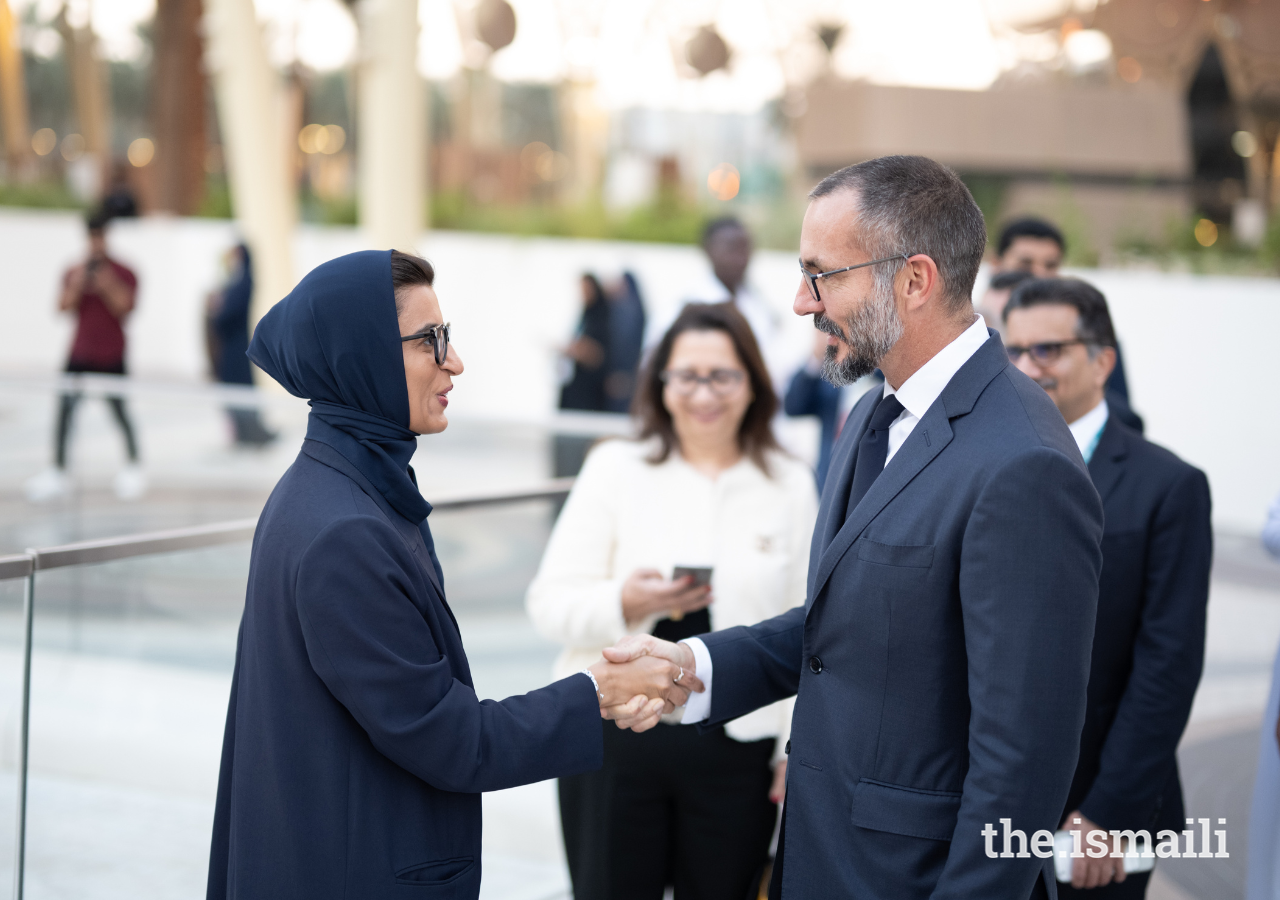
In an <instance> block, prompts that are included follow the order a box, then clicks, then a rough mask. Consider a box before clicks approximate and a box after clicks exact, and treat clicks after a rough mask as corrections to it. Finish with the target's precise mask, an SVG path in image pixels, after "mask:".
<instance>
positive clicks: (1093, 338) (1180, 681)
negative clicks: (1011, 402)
mask: <svg viewBox="0 0 1280 900" xmlns="http://www.w3.org/2000/svg"><path fill="white" fill-rule="evenodd" d="M1004 317H1005V323H1006V330H1007V332H1008V336H1009V343H1008V346H1007V349H1008V352H1009V358H1010V360H1012V361H1013V363H1014V365H1016V366H1017V367H1018V368H1019V369H1020V370H1022V372H1023V373H1025V374H1026V375H1027V376H1028V377H1030V378H1031V379H1032V380H1034V381H1035V382H1036V383H1037V384H1039V385H1040V386H1041V387H1042V388H1044V389H1045V391H1046V392H1047V393H1048V394H1049V397H1050V398H1051V399H1052V400H1053V402H1054V404H1055V405H1056V406H1057V407H1058V410H1059V411H1060V412H1061V413H1062V416H1063V418H1064V419H1066V421H1067V425H1068V427H1069V428H1070V429H1071V434H1072V437H1074V438H1075V440H1076V444H1077V446H1078V447H1079V448H1080V454H1081V456H1083V457H1084V461H1085V464H1086V465H1087V466H1088V468H1089V475H1090V477H1091V478H1092V479H1093V483H1094V487H1095V488H1097V491H1098V494H1099V495H1100V496H1101V498H1102V503H1103V508H1104V513H1105V526H1104V530H1103V534H1102V575H1101V579H1100V581H1099V586H1098V618H1097V624H1096V626H1095V628H1094V637H1093V653H1092V661H1091V663H1090V675H1089V693H1088V704H1087V707H1086V710H1085V720H1084V729H1083V732H1082V735H1081V738H1080V756H1079V761H1078V762H1077V764H1076V774H1075V778H1074V780H1073V781H1072V785H1071V790H1070V792H1069V794H1068V795H1067V804H1066V809H1065V810H1064V818H1063V821H1062V826H1061V827H1062V828H1063V829H1065V830H1067V831H1082V832H1085V835H1084V836H1082V837H1081V840H1082V841H1087V840H1088V837H1087V835H1088V833H1090V832H1094V831H1104V832H1107V831H1109V832H1110V833H1111V835H1116V834H1117V833H1118V832H1117V830H1139V829H1146V830H1147V831H1148V832H1149V833H1150V834H1153V835H1154V834H1156V833H1157V832H1158V831H1162V830H1165V829H1168V830H1171V831H1174V832H1178V831H1180V830H1181V829H1182V827H1183V800H1182V785H1181V782H1180V780H1179V777H1178V763H1177V756H1176V751H1177V749H1178V742H1179V741H1180V740H1181V739H1182V732H1183V730H1184V729H1185V728H1186V726H1187V719H1188V717H1189V716H1190V715H1191V701H1192V699H1193V698H1194V697H1195V693H1196V687H1197V685H1198V684H1199V682H1200V672H1201V669H1202V667H1203V664H1204V635H1205V614H1206V608H1207V606H1208V603H1209V569H1210V566H1211V564H1212V562H1213V530H1212V526H1211V524H1210V520H1209V514H1210V498H1209V482H1208V480H1207V479H1206V478H1205V476H1204V473H1203V472H1201V471H1200V470H1199V469H1196V468H1194V467H1192V466H1190V465H1188V464H1187V463H1185V462H1183V461H1182V460H1180V459H1179V458H1178V457H1176V456H1174V455H1173V454H1172V453H1170V452H1169V451H1168V450H1166V449H1164V448H1163V447H1159V446H1157V445H1156V444H1153V443H1151V442H1150V441H1147V440H1145V439H1144V438H1143V437H1142V435H1140V434H1139V433H1138V432H1136V431H1134V430H1132V429H1130V428H1129V427H1127V426H1126V425H1124V424H1123V423H1122V422H1121V421H1120V420H1119V419H1118V417H1116V416H1115V415H1113V414H1112V412H1111V410H1110V408H1109V404H1108V400H1107V395H1106V383H1107V377H1108V376H1109V375H1110V374H1111V369H1112V367H1113V366H1114V365H1115V342H1116V339H1115V330H1114V328H1113V327H1112V325H1111V314H1110V312H1109V311H1108V310H1107V301H1106V298H1104V297H1103V295H1102V293H1101V292H1100V291H1098V290H1097V289H1096V288H1094V287H1093V286H1092V285H1090V284H1087V283H1086V282H1084V281H1080V280H1078V279H1074V278H1054V279H1039V278H1036V279H1031V280H1029V281H1025V282H1023V283H1022V284H1020V285H1018V287H1017V288H1016V289H1015V290H1014V292H1013V296H1012V297H1010V298H1009V303H1008V305H1006V306H1005V308H1004ZM1107 840H1108V842H1113V841H1114V842H1118V841H1119V838H1118V837H1117V838H1112V837H1108V838H1107ZM1150 877H1151V876H1150V873H1149V872H1144V873H1130V874H1129V875H1128V876H1127V877H1126V874H1125V871H1124V859H1123V858H1118V857H1116V856H1105V857H1103V858H1101V859H1094V858H1091V857H1082V858H1079V859H1076V860H1074V861H1073V867H1072V875H1071V883H1070V884H1063V885H1060V886H1059V888H1058V896H1059V897H1063V898H1068V897H1096V898H1100V900H1104V898H1105V900H1119V898H1141V897H1143V896H1145V895H1146V889H1147V882H1148V880H1149V879H1150Z"/></svg>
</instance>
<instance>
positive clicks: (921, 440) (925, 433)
mask: <svg viewBox="0 0 1280 900" xmlns="http://www.w3.org/2000/svg"><path fill="white" fill-rule="evenodd" d="M951 437H952V431H951V423H950V422H948V421H947V411H946V408H945V407H944V406H943V404H942V403H941V402H938V401H935V402H934V404H933V406H931V407H929V411H928V412H926V413H925V414H924V418H923V419H921V420H920V421H919V422H918V423H917V424H916V427H915V428H914V429H913V430H912V432H911V434H910V435H908V436H907V439H906V440H905V441H904V442H903V444H902V446H901V447H899V448H898V452H897V453H895V454H894V455H893V459H891V460H889V464H888V465H887V466H885V467H884V471H883V472H881V473H880V477H879V478H877V479H876V480H875V481H874V482H872V483H871V487H870V489H868V491H867V493H866V495H865V496H864V497H863V498H862V500H861V501H860V502H859V503H858V506H857V508H855V509H854V510H853V512H852V513H850V515H849V518H847V519H845V522H844V525H842V526H841V527H840V530H839V531H838V532H837V533H836V536H835V538H834V539H833V540H832V541H831V543H830V544H829V545H828V546H827V547H826V549H825V550H824V552H823V554H822V557H821V561H820V563H819V566H818V571H817V573H816V575H815V576H814V579H813V590H812V592H811V593H810V596H813V597H816V596H817V594H818V592H819V591H821V590H822V587H823V585H825V584H826V582H827V579H828V578H829V577H831V572H832V571H833V570H834V569H835V567H836V563H837V562H839V561H840V557H842V556H843V555H844V554H845V551H847V550H848V549H849V546H850V545H851V544H852V543H853V542H854V541H855V540H857V539H858V535H860V534H862V532H863V529H865V528H866V527H867V525H868V524H870V522H871V520H872V519H874V518H875V517H876V516H877V515H878V514H879V513H880V511H881V510H882V509H884V508H885V506H887V505H888V503H889V501H890V500H892V499H893V498H894V497H896V496H898V494H899V492H900V491H901V490H902V489H903V488H904V487H906V486H907V485H908V484H910V483H911V480H912V479H913V478H915V477H916V476H917V475H919V474H920V470H921V469H923V468H924V467H925V466H927V465H929V463H931V462H933V460H934V457H936V456H937V455H938V454H939V453H941V452H942V450H943V448H944V447H946V446H947V444H949V443H951ZM845 494H846V495H847V494H848V489H847V488H846V490H845Z"/></svg>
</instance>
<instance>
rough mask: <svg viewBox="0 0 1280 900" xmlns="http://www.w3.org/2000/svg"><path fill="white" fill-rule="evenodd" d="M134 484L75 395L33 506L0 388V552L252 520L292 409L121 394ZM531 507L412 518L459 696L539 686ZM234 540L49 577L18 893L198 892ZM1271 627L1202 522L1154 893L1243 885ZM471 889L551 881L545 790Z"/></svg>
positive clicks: (20, 441)
mask: <svg viewBox="0 0 1280 900" xmlns="http://www.w3.org/2000/svg"><path fill="white" fill-rule="evenodd" d="M134 408H135V411H136V413H137V415H138V418H139V420H140V424H141V429H140V430H141V431H142V434H143V446H144V451H145V453H146V456H147V461H148V470H149V472H150V474H151V477H152V482H153V489H152V491H151V492H150V493H149V494H148V495H147V496H146V497H145V498H144V499H143V500H141V501H138V502H134V503H123V502H121V501H118V500H116V499H115V498H114V496H113V495H112V494H111V493H110V491H109V490H108V486H109V484H110V478H111V475H112V473H113V472H114V470H115V467H116V466H117V464H118V461H119V459H120V455H121V454H120V449H119V439H118V436H117V435H116V434H115V433H114V431H113V430H112V428H113V426H112V425H111V423H110V421H109V420H108V419H107V417H106V415H105V413H104V412H103V410H102V405H101V404H86V405H85V408H84V409H83V412H84V415H83V417H82V419H81V426H80V435H79V441H78V443H77V444H76V454H75V457H74V459H75V460H76V468H77V478H78V481H79V483H80V489H79V490H78V491H77V492H76V493H75V494H74V495H73V496H72V497H70V498H68V499H65V500H62V501H59V502H56V503H52V504H49V505H43V506H34V505H32V504H29V503H28V502H27V501H26V500H25V499H24V498H23V497H22V494H21V486H22V481H23V479H25V478H26V477H27V476H28V475H30V474H32V473H34V472H35V471H38V470H39V468H41V466H42V465H44V462H45V457H46V454H47V447H48V428H49V419H50V417H51V411H52V410H51V402H50V401H49V399H48V397H47V396H44V395H40V394H37V393H34V392H32V391H30V390H28V389H25V388H23V387H22V386H14V385H12V384H8V385H6V384H4V383H2V382H0V554H3V553H6V552H12V551H14V550H18V549H21V548H23V547H27V546H44V545H50V544H57V543H64V542H68V541H73V540H80V539H85V538H90V537H96V536H105V535H113V534H122V533H130V532H137V531H145V530H152V529H157V528H165V527H173V526H178V525H185V524H192V523H197V522H208V521H218V520H223V519H231V518H239V517H243V516H249V515H253V514H255V513H256V512H257V511H258V510H259V509H260V508H261V505H262V503H263V502H264V500H265V498H266V496H267V494H268V492H269V490H270V487H271V485H272V484H274V482H275V480H276V479H277V478H278V477H279V474H280V473H281V472H282V471H283V470H284V469H285V468H286V467H287V466H288V464H289V462H290V461H291V460H292V458H293V456H294V454H295V453H296V448H297V445H298V442H299V441H300V439H301V434H302V429H303V427H304V426H303V422H304V416H305V409H304V408H302V407H300V406H299V405H298V404H294V403H292V402H291V401H289V400H287V399H286V400H282V401H279V402H274V403H273V405H272V407H271V410H270V412H269V416H270V417H271V419H272V422H273V424H274V425H275V426H276V427H280V428H282V429H283V431H284V435H283V437H282V440H281V441H280V444H279V445H278V446H277V447H275V448H273V449H270V450H268V451H266V452H262V453H252V452H249V453H246V452H241V451H233V450H230V449H229V448H228V447H227V446H226V432H225V424H224V423H223V421H222V419H221V417H220V415H219V413H218V411H217V408H216V406H214V405H212V404H211V403H210V402H209V400H208V398H203V397H201V396H199V395H181V394H165V393H153V394H151V395H148V396H143V397H140V398H138V400H137V401H136V402H135V404H134ZM549 446H550V444H549V440H548V436H547V435H546V434H545V433H544V432H542V431H541V430H539V429H537V428H535V427H532V426H510V425H508V426H498V425H495V424H493V423H485V422H475V421H473V422H468V421H466V420H465V419H463V420H458V421H456V422H455V425H454V427H452V428H451V429H450V431H449V432H447V433H446V434H445V435H443V436H440V437H439V438H431V439H429V441H424V442H423V449H422V450H421V451H420V452H419V456H418V458H417V460H416V461H415V465H416V467H417V469H418V471H419V474H420V476H422V481H423V482H424V484H425V485H426V493H427V494H428V497H430V496H431V493H432V492H433V491H445V490H448V491H454V490H459V489H466V488H469V487H492V486H496V485H503V484H505V485H520V484H527V483H529V482H532V481H535V480H537V479H540V478H543V477H546V475H547V474H548V473H549V465H550V464H549ZM549 524H550V510H549V508H548V507H547V505H545V504H526V505H523V506H519V507H511V508H507V509H495V510H485V511H472V512H465V513H463V512H458V513H440V514H438V518H435V519H433V528H434V530H435V532H436V535H437V545H438V547H439V548H440V555H441V558H442V562H443V565H444V569H445V572H446V577H447V581H448V586H449V592H450V599H451V602H452V604H453V606H454V608H455V609H456V610H457V611H458V615H459V620H460V624H461V628H462V631H463V635H464V638H465V640H466V643H467V647H468V652H469V655H470V658H471V661H472V665H473V668H474V670H475V675H476V683H477V689H478V692H479V693H480V694H481V695H482V696H487V697H495V698H500V697H505V696H509V695H510V694H513V693H519V692H523V691H526V690H529V689H531V688H534V687H537V686H539V685H541V684H545V683H546V681H547V679H548V673H549V670H550V665H551V660H552V658H553V657H554V655H555V649H556V648H555V647H553V646H551V645H549V644H547V643H546V642H544V641H542V640H540V639H539V638H538V637H537V636H536V635H535V634H534V633H533V630H532V628H531V626H530V625H529V623H528V621H527V619H526V618H525V616H524V614H523V611H522V609H521V606H520V602H521V597H522V594H523V590H524V586H525V585H526V584H527V582H528V580H529V578H530V577H531V576H532V574H533V571H534V569H535V567H536V565H537V561H538V558H539V555H540V553H541V550H542V546H543V544H544V542H545V540H546V535H547V533H548V529H549ZM246 562H247V547H244V546H232V547H221V548H214V549H210V550H204V551H192V552H188V553H182V554H174V555H172V556H166V557H155V558H148V559H139V560H132V561H122V562H116V563H110V564H106V565H102V566H95V567H88V568H82V569H75V570H66V571H59V572H51V573H46V574H44V575H42V576H40V580H39V583H38V596H37V602H38V609H39V611H40V615H39V618H38V621H37V629H36V634H35V638H36V648H37V650H36V657H35V661H34V665H33V677H34V688H33V713H32V772H33V776H32V782H31V811H30V837H29V857H28V859H29V864H28V873H29V874H28V879H29V882H28V883H29V892H28V896H29V897H31V898H33V900H43V898H67V900H72V898H75V900H98V898H103V900H105V898H116V897H126V896H128V897H130V898H133V897H148V898H170V897H172V898H193V897H198V896H201V895H202V894H201V892H202V884H203V880H204V875H205V867H206V864H207V842H208V833H209V821H210V816H211V810H212V801H213V791H214V787H215V782H216V774H217V755H218V749H219V745H220V741H221V732H222V721H223V715H224V713H225V705H226V692H227V686H228V683H229V675H230V667H231V662H232V657H233V653H234V640H235V630H236V626H237V624H238V617H239V611H240V606H241V603H242V601H243V590H244V577H245V565H246ZM18 588H19V585H18V583H16V582H7V583H5V582H0V884H3V883H5V879H7V878H8V877H9V874H8V871H7V870H8V869H9V868H11V865H12V859H11V857H10V855H9V850H8V848H9V847H11V846H12V829H13V825H12V822H13V815H12V811H13V809H14V806H13V803H14V794H13V784H14V780H13V764H14V759H15V755H14V746H15V744H14V740H15V735H16V723H17V698H18V685H19V684H20V681H19V676H20V668H19V665H18V662H19V659H20V657H19V656H18V653H17V651H18V648H19V646H20V645H19V634H20V629H19V621H20V620H19V613H20V594H19V590H18ZM1278 641H1280V566H1278V565H1276V564H1275V563H1273V562H1271V561H1270V560H1269V559H1267V558H1266V557H1265V555H1264V554H1263V553H1262V552H1261V550H1260V548H1259V547H1258V545H1257V542H1256V540H1254V539H1253V538H1251V537H1248V536H1231V535H1220V536H1219V539H1218V558H1217V561H1216V564H1215V578H1214V582H1213V589H1212V598H1211V604H1210V628H1209V642H1208V649H1207V662H1206V668H1205V675H1204V680H1203V683H1202V686H1201V689H1200V692H1199V694H1198V696H1197V700H1196V705H1195V709H1194V711H1193V716H1192V725H1191V727H1190V728H1189V730H1188V733H1187V737H1186V739H1185V740H1184V745H1183V749H1182V767H1183V775H1184V780H1185V783H1186V785H1187V794H1188V815H1193V816H1196V817H1199V816H1211V817H1213V818H1214V819H1216V818H1217V817H1219V816H1224V817H1226V818H1227V819H1228V822H1229V825H1228V829H1229V846H1230V849H1231V853H1232V855H1231V858H1230V859H1227V860H1216V859H1215V860H1187V861H1181V862H1180V863H1177V864H1175V863H1173V862H1169V863H1166V864H1162V865H1161V868H1160V870H1159V871H1158V874H1157V877H1156V879H1155V880H1154V881H1153V885H1152V890H1151V894H1150V895H1151V897H1152V900H1223V898H1226V900H1234V898H1237V897H1241V896H1242V891H1241V885H1242V882H1243V874H1242V873H1243V864H1244V846H1245V828H1246V825H1247V801H1248V797H1247V795H1248V789H1249V786H1250V785H1251V784H1252V772H1253V766H1254V760H1253V753H1254V752H1255V748H1256V739H1257V728H1258V722H1257V717H1258V714H1259V711H1260V710H1261V707H1262V704H1263V702H1264V700H1265V696H1266V691H1267V678H1268V675H1269V672H1270V665H1271V660H1272V658H1273V655H1274V653H1275V650H1276V645H1277V642H1278ZM485 808H486V821H485V826H486V827H485V879H484V888H483V893H484V896H485V897H486V898H487V900H553V898H564V897H566V896H567V879H566V877H565V872H564V867H563V854H562V850H561V847H560V840H559V829H558V821H557V817H556V809H555V798H554V791H553V787H552V785H551V784H549V783H544V784H540V785H531V786H529V787H526V788H520V789H517V790H513V791H504V792H500V793H497V794H491V795H487V796H486V798H485Z"/></svg>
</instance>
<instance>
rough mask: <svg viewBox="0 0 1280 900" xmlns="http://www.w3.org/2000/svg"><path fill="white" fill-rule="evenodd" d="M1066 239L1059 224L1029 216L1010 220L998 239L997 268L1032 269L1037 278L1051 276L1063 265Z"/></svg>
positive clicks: (1003, 269)
mask: <svg viewBox="0 0 1280 900" xmlns="http://www.w3.org/2000/svg"><path fill="white" fill-rule="evenodd" d="M1066 252H1067V239H1066V238H1065V237H1063V236H1062V232H1061V231H1060V230H1059V229H1058V227H1057V226H1056V225H1053V224H1052V223H1050V222H1046V221H1045V220H1044V219H1037V218H1035V217H1033V216H1026V217H1024V218H1021V219H1015V220H1013V221H1012V222H1009V223H1008V224H1006V225H1005V226H1004V228H1002V229H1001V230H1000V239H999V240H998V241H997V242H996V260H995V271H996V272H1013V271H1022V272H1030V273H1031V274H1032V275H1034V276H1035V277H1036V278H1052V277H1054V276H1055V275H1057V274H1058V270H1059V269H1060V268H1062V257H1063V256H1064V255H1065V254H1066Z"/></svg>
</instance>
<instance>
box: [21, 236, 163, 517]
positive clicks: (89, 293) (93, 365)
mask: <svg viewBox="0 0 1280 900" xmlns="http://www.w3.org/2000/svg"><path fill="white" fill-rule="evenodd" d="M107 221H108V219H107V217H106V216H104V215H103V214H101V213H96V214H94V215H93V216H91V217H90V218H89V219H88V221H87V223H86V230H87V232H88V237H89V255H88V258H87V259H86V260H85V261H84V262H82V263H78V264H77V265H74V266H72V267H71V268H70V269H68V270H67V271H66V273H65V274H64V275H63V278H62V292H61V294H60V295H59V298H58V309H59V310H60V311H61V312H68V313H73V314H74V315H75V317H76V330H75V337H74V338H73V340H72V342H71V351H70V353H69V355H68V359H67V365H66V369H65V371H66V372H67V374H68V375H69V376H70V380H71V381H72V382H73V386H72V387H71V388H70V389H69V390H66V391H64V392H63V393H62V395H61V396H60V398H59V401H58V421H57V431H56V435H55V439H54V466H53V468H51V469H48V470H46V471H44V472H42V473H40V474H39V475H37V476H35V477H34V478H32V479H30V480H29V481H28V482H27V496H28V497H29V498H30V499H32V500H34V501H43V500H50V499H53V498H54V497H58V496H61V495H63V494H65V493H66V492H67V491H68V490H69V488H70V481H69V479H68V478H67V474H66V470H67V444H68V441H69V439H70V435H71V425H72V421H73V418H74V416H75V410H76V406H77V405H78V404H79V402H80V399H81V397H82V395H83V391H82V389H81V388H80V387H79V386H78V384H75V383H76V382H78V381H79V379H78V378H76V376H78V375H80V374H85V373H94V374H99V375H117V376H123V375H124V374H125V339H124V320H125V319H126V318H128V316H129V314H130V313H131V312H132V311H133V308H134V304H135V301H136V298H137V290H138V278H137V276H136V275H134V273H133V271H132V270H130V269H129V268H128V267H127V266H125V265H124V264H123V263H120V262H118V261H117V260H114V259H112V258H111V257H110V256H109V255H108V253H107V235H106V229H107ZM106 401H107V405H108V406H109V407H110V409H111V412H112V414H113V415H114V416H115V420H116V423H117V424H118V425H119V426H120V431H121V433H122V434H123V436H124V444H125V452H126V453H127V455H128V459H129V462H128V464H127V465H126V466H125V467H124V468H123V469H121V470H120V472H119V473H117V475H116V478H115V482H114V488H115V492H116V495H117V496H119V497H120V498H121V499H126V500H130V499H135V498H137V497H140V496H141V495H142V494H143V492H144V491H145V490H146V478H145V476H144V475H143V473H142V469H141V468H140V466H139V461H138V440H137V436H136V434H135V433H134V429H133V423H132V422H131V421H130V420H129V413H128V410H127V409H126V407H125V402H124V397H123V396H121V395H119V394H108V395H107V397H106Z"/></svg>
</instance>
